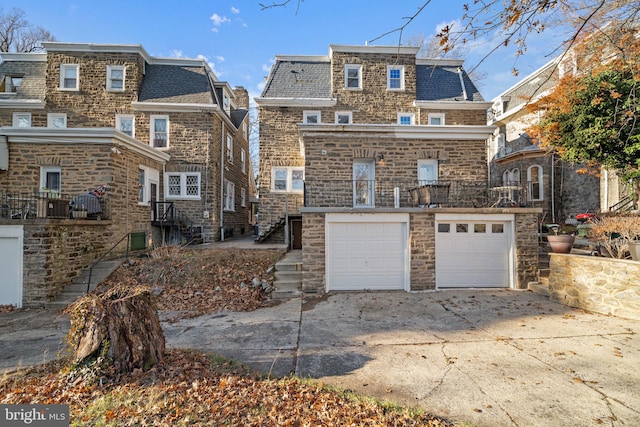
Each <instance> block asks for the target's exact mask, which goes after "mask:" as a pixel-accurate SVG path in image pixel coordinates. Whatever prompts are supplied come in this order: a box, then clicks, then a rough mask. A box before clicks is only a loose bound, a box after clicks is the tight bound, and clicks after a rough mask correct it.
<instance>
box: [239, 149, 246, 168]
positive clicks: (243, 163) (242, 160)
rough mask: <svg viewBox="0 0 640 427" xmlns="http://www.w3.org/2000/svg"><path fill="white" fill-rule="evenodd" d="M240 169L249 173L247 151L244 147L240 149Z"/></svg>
mask: <svg viewBox="0 0 640 427" xmlns="http://www.w3.org/2000/svg"><path fill="white" fill-rule="evenodd" d="M240 169H241V170H242V173H247V152H246V151H244V148H243V149H242V151H240Z"/></svg>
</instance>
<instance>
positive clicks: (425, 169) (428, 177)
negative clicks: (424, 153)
mask: <svg viewBox="0 0 640 427" xmlns="http://www.w3.org/2000/svg"><path fill="white" fill-rule="evenodd" d="M437 180H438V160H436V159H421V160H418V183H419V184H420V185H425V184H428V183H430V182H433V181H437Z"/></svg>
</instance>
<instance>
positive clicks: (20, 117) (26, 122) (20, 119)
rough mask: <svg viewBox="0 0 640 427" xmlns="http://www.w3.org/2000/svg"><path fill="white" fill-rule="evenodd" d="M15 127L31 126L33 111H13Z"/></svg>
mask: <svg viewBox="0 0 640 427" xmlns="http://www.w3.org/2000/svg"><path fill="white" fill-rule="evenodd" d="M13 127H16V128H30V127H31V113H13Z"/></svg>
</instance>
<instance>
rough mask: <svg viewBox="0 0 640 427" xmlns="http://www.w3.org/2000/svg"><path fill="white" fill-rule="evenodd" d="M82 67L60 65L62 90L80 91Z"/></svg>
mask: <svg viewBox="0 0 640 427" xmlns="http://www.w3.org/2000/svg"><path fill="white" fill-rule="evenodd" d="M79 81H80V66H79V65H78V64H60V90H78V89H79V87H80V84H79Z"/></svg>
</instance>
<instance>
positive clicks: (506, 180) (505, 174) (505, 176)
mask: <svg viewBox="0 0 640 427" xmlns="http://www.w3.org/2000/svg"><path fill="white" fill-rule="evenodd" d="M502 185H509V171H508V170H506V171H504V172H502Z"/></svg>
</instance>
